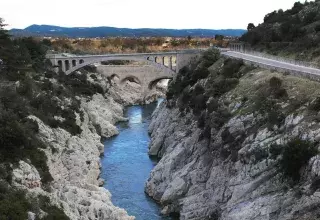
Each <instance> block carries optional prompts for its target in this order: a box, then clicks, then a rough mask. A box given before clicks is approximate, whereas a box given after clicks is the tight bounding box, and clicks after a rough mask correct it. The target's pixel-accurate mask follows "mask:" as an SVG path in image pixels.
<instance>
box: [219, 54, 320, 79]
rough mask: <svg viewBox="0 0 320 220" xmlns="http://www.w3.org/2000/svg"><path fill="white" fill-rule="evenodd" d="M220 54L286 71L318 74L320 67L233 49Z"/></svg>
mask: <svg viewBox="0 0 320 220" xmlns="http://www.w3.org/2000/svg"><path fill="white" fill-rule="evenodd" d="M221 54H223V55H225V56H229V57H234V58H241V59H243V60H247V61H251V62H254V63H258V64H263V65H268V66H272V67H276V68H281V69H286V70H288V71H290V70H293V71H298V72H303V73H309V74H313V75H317V76H320V69H316V68H311V67H305V66H298V65H295V64H291V63H286V62H281V61H276V60H272V59H268V58H263V57H258V56H254V55H250V54H244V53H240V52H235V51H224V52H221Z"/></svg>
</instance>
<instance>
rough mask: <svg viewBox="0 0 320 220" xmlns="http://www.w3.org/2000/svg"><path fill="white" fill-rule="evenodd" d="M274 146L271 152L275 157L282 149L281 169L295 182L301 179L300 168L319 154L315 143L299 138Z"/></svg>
mask: <svg viewBox="0 0 320 220" xmlns="http://www.w3.org/2000/svg"><path fill="white" fill-rule="evenodd" d="M272 148H273V149H274V150H273V151H271V152H270V153H271V154H272V155H271V156H273V157H275V156H276V155H277V154H279V151H281V153H280V154H281V155H282V158H281V160H280V169H281V171H282V172H283V174H284V175H285V176H286V177H289V178H290V179H292V180H293V181H295V182H296V181H299V179H300V169H301V168H302V167H303V166H304V165H305V164H307V162H308V161H309V160H310V158H311V157H313V156H315V155H316V154H318V149H317V148H316V144H315V143H313V142H310V141H305V140H301V139H299V138H295V139H293V140H291V141H289V142H288V143H287V144H285V145H283V146H276V145H274V146H273V147H272ZM280 149H281V150H280Z"/></svg>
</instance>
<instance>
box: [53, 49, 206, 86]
mask: <svg viewBox="0 0 320 220" xmlns="http://www.w3.org/2000/svg"><path fill="white" fill-rule="evenodd" d="M202 51H203V50H200V49H197V50H180V51H174V52H160V53H134V54H106V55H84V56H77V55H74V56H72V55H71V56H64V55H62V54H49V55H47V58H48V59H49V60H50V61H51V63H52V65H53V67H54V69H55V71H56V72H64V73H65V74H67V75H68V74H70V73H72V72H74V71H76V70H78V69H80V68H82V67H85V66H88V65H90V64H94V63H101V62H104V61H114V60H122V61H126V60H128V61H138V62H143V63H146V64H147V65H150V66H153V67H155V68H156V69H158V70H159V71H151V72H150V73H148V74H135V73H130V71H125V73H123V74H121V75H122V76H121V77H120V78H121V80H122V79H125V78H133V79H135V81H137V82H139V84H141V85H142V84H143V86H144V87H146V88H144V89H147V88H149V89H150V86H151V85H152V83H153V82H157V81H159V80H161V79H172V78H173V77H174V76H175V74H176V73H177V72H179V70H180V69H181V68H182V67H184V66H185V65H187V64H188V63H189V62H190V61H191V60H192V59H195V58H196V57H198V56H199V55H200V54H201V52H202ZM105 72H106V71H105ZM110 74H112V72H110ZM110 74H106V73H105V75H110ZM133 74H135V75H133ZM117 75H119V74H117ZM142 76H143V77H142Z"/></svg>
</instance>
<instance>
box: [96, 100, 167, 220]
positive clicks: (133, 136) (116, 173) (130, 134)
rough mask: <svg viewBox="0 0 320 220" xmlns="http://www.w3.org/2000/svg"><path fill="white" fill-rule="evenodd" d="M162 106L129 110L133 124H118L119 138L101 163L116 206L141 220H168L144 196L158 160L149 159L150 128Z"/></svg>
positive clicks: (112, 140)
mask: <svg viewBox="0 0 320 220" xmlns="http://www.w3.org/2000/svg"><path fill="white" fill-rule="evenodd" d="M157 105H158V103H157V102H154V103H151V104H148V105H143V106H131V107H126V108H125V111H124V116H125V117H126V118H128V119H129V120H128V121H126V122H120V123H118V124H117V128H118V130H119V135H117V136H115V137H112V138H110V139H108V140H106V141H105V143H104V144H105V152H104V156H103V157H102V159H101V164H102V167H101V171H102V173H101V177H102V178H104V179H105V180H106V182H105V185H104V187H105V188H106V189H108V190H109V191H110V192H111V194H112V195H113V196H112V202H113V204H115V205H116V206H118V207H121V208H124V209H125V210H126V211H127V212H128V213H129V214H130V215H133V216H135V217H136V219H137V220H160V219H162V220H165V219H166V220H167V219H170V218H165V217H163V216H161V213H160V207H159V206H158V205H157V204H156V203H155V201H153V200H152V199H151V198H149V197H148V196H147V195H146V194H145V192H144V185H145V182H146V180H147V179H148V176H149V174H150V172H151V170H152V168H153V167H154V166H155V165H156V163H157V160H152V159H151V158H150V157H149V156H148V144H149V141H150V137H149V135H148V126H149V124H150V119H151V114H152V113H153V111H154V110H155V109H156V107H157Z"/></svg>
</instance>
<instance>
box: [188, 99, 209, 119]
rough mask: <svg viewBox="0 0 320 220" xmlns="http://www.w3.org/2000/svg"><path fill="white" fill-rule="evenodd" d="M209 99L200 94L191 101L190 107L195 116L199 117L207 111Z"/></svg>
mask: <svg viewBox="0 0 320 220" xmlns="http://www.w3.org/2000/svg"><path fill="white" fill-rule="evenodd" d="M207 100H208V97H207V96H205V95H203V94H200V95H197V96H195V97H192V99H191V101H190V107H191V108H192V110H193V113H194V114H195V115H199V114H200V113H201V112H202V111H203V110H205V109H206V106H207Z"/></svg>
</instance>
